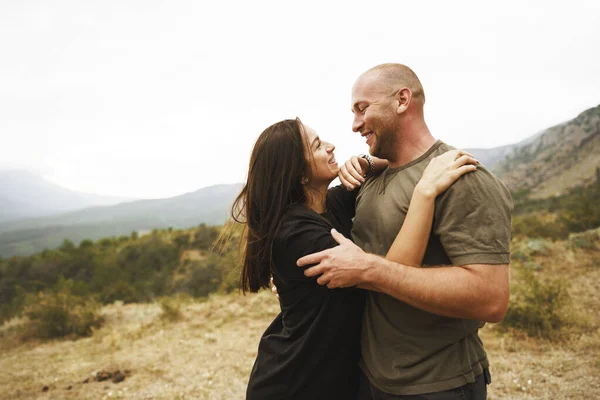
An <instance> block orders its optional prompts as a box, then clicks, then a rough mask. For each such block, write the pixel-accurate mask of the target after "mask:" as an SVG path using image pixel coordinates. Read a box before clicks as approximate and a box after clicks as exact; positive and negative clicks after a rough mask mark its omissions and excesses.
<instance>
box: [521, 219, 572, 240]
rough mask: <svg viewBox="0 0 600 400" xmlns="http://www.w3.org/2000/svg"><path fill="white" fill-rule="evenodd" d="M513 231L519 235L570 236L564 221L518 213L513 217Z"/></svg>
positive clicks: (558, 237)
mask: <svg viewBox="0 0 600 400" xmlns="http://www.w3.org/2000/svg"><path fill="white" fill-rule="evenodd" d="M513 233H514V234H515V235H519V236H527V237H532V238H548V239H553V240H557V239H564V238H566V237H567V236H568V234H569V230H568V229H567V227H566V226H565V224H564V222H563V221H561V220H558V221H544V220H543V219H542V218H540V217H539V216H537V215H533V214H529V215H516V216H515V217H514V218H513Z"/></svg>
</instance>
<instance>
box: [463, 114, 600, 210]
mask: <svg viewBox="0 0 600 400" xmlns="http://www.w3.org/2000/svg"><path fill="white" fill-rule="evenodd" d="M469 151H470V152H471V153H472V154H473V155H475V156H476V157H477V158H478V159H479V160H480V161H481V162H482V163H483V164H484V165H486V166H487V167H488V168H490V169H491V170H492V171H494V172H495V173H496V174H497V175H498V177H500V179H502V181H503V182H504V183H505V184H506V186H507V187H508V188H509V189H510V190H511V191H513V192H516V191H521V192H525V193H527V195H528V197H529V198H532V199H541V198H546V197H550V196H556V195H561V194H564V193H566V192H567V191H568V190H569V189H571V188H573V187H576V186H584V185H588V184H590V183H592V182H594V181H595V180H596V179H599V178H598V174H599V173H600V170H599V169H598V168H600V105H598V106H596V107H594V108H590V109H589V110H586V111H584V112H582V113H581V114H579V115H578V116H577V117H576V118H574V119H572V120H570V121H567V122H564V123H562V124H559V125H556V126H553V127H551V128H548V129H546V130H544V131H542V132H539V133H537V134H536V135H533V136H532V137H530V138H528V139H526V140H524V141H522V142H519V143H516V144H513V145H509V146H503V147H497V148H494V149H470V150H469Z"/></svg>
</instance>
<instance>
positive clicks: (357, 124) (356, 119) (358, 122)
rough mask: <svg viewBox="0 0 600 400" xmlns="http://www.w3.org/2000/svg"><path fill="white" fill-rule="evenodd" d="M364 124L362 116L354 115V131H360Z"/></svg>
mask: <svg viewBox="0 0 600 400" xmlns="http://www.w3.org/2000/svg"><path fill="white" fill-rule="evenodd" d="M363 125H364V122H363V120H362V118H361V117H360V116H359V115H356V116H354V121H352V132H360V128H362V126H363Z"/></svg>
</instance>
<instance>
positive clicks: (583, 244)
mask: <svg viewBox="0 0 600 400" xmlns="http://www.w3.org/2000/svg"><path fill="white" fill-rule="evenodd" d="M569 242H570V243H571V244H572V245H573V246H575V247H579V248H581V249H586V250H594V249H600V229H592V230H589V231H585V232H581V233H572V234H570V235H569Z"/></svg>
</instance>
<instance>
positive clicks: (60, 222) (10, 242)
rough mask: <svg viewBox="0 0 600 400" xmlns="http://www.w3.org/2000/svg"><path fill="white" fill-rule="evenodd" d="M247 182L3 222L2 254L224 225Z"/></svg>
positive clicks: (23, 253) (22, 252)
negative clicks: (164, 230) (141, 233)
mask: <svg viewBox="0 0 600 400" xmlns="http://www.w3.org/2000/svg"><path fill="white" fill-rule="evenodd" d="M241 187H242V184H240V183H238V184H231V185H215V186H209V187H206V188H202V189H199V190H197V191H195V192H190V193H186V194H183V195H180V196H176V197H171V198H167V199H157V200H136V201H132V202H128V203H122V204H117V205H113V206H102V207H91V208H87V209H83V210H79V211H72V212H68V213H64V214H60V215H55V216H49V217H42V218H33V219H24V220H18V221H8V222H4V223H2V224H0V255H2V256H3V257H8V256H13V255H26V254H31V253H33V252H36V251H41V250H43V249H44V248H53V247H56V246H58V245H60V244H61V243H62V241H63V239H65V238H66V239H69V240H71V241H73V242H75V243H78V242H80V241H81V240H84V239H91V240H97V239H100V238H103V237H107V236H119V235H129V234H130V233H131V232H132V231H147V230H152V229H155V228H168V227H173V228H189V227H192V226H197V225H199V224H201V223H204V224H207V225H221V224H223V223H224V222H225V221H226V220H227V218H228V216H229V210H230V207H231V204H232V202H233V199H234V198H235V197H236V195H237V194H238V193H239V192H240V190H241Z"/></svg>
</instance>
